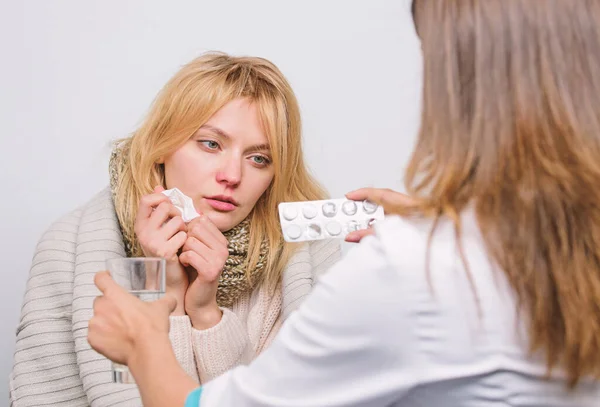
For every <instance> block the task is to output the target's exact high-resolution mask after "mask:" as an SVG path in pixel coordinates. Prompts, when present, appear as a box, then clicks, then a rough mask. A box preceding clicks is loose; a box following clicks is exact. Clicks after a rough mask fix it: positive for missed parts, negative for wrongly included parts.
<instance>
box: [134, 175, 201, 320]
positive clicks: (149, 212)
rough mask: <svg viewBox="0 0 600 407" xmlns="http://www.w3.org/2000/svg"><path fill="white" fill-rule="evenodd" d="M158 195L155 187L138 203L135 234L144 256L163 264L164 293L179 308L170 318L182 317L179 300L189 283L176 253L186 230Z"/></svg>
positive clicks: (165, 199)
mask: <svg viewBox="0 0 600 407" xmlns="http://www.w3.org/2000/svg"><path fill="white" fill-rule="evenodd" d="M162 191H164V188H163V187H161V186H157V187H156V188H154V193H153V194H149V195H145V196H143V197H142V199H141V200H140V206H139V208H138V213H137V217H136V220H135V234H136V236H137V238H138V240H139V242H140V246H141V247H142V251H143V252H144V255H145V256H147V257H164V258H165V259H166V260H167V270H166V271H167V292H169V293H171V294H173V295H174V296H175V297H176V298H177V300H178V304H179V306H178V308H177V310H176V311H175V312H174V313H173V315H185V311H184V308H183V304H184V301H183V300H184V296H185V292H186V290H187V287H188V284H189V282H188V276H187V274H186V272H185V269H184V268H183V266H182V265H181V263H180V262H179V258H178V256H177V253H178V251H179V249H181V247H182V246H183V244H184V243H185V241H186V239H187V237H188V236H187V233H186V231H187V227H186V225H185V223H184V222H183V219H182V218H181V212H179V210H178V209H177V208H176V207H175V206H174V205H173V204H172V203H171V201H170V200H169V198H168V197H167V196H165V195H164V194H162V193H161V192H162Z"/></svg>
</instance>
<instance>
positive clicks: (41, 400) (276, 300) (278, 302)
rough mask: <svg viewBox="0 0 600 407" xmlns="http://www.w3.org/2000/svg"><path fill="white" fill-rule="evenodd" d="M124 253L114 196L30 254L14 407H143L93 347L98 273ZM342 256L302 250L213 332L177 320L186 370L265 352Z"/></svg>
mask: <svg viewBox="0 0 600 407" xmlns="http://www.w3.org/2000/svg"><path fill="white" fill-rule="evenodd" d="M123 256H125V251H124V247H123V240H122V237H121V233H120V230H119V226H118V222H117V218H116V214H115V210H114V207H113V203H112V199H111V196H110V191H109V189H105V190H104V191H102V192H100V193H99V194H98V195H97V196H95V197H94V198H93V199H92V200H91V201H90V202H89V203H88V204H86V205H84V206H83V207H81V208H80V209H78V210H76V211H73V212H72V213H70V214H69V215H67V216H65V217H64V218H62V219H60V220H59V221H57V222H55V223H54V224H53V225H52V226H51V227H50V228H49V229H48V230H47V231H46V232H45V233H44V235H43V236H42V238H41V239H40V241H39V243H38V246H37V249H36V252H35V254H34V257H33V262H32V266H31V271H30V274H29V280H28V282H27V290H26V293H25V298H24V301H23V307H22V310H21V319H20V323H19V326H18V328H17V343H16V349H15V356H14V367H13V371H12V373H11V375H10V403H11V406H13V407H26V406H36V407H41V406H69V407H74V406H77V407H86V406H92V407H100V406H103V407H108V406H140V405H141V401H140V398H139V393H138V391H137V388H136V387H135V386H132V385H118V384H113V383H112V382H111V374H110V369H111V366H110V362H109V361H108V360H107V359H105V358H104V357H102V356H101V355H99V354H98V353H96V352H95V351H94V350H93V349H91V348H90V346H89V344H88V342H87V326H88V321H89V319H90V317H91V316H92V304H93V300H94V298H95V297H96V296H97V295H98V294H99V291H98V290H97V289H96V287H95V286H94V284H93V277H94V274H95V273H96V272H97V271H99V270H102V269H104V268H105V261H106V260H107V259H110V258H115V257H123ZM339 256H340V250H339V244H338V243H336V242H335V241H320V242H315V243H311V244H307V245H304V246H301V247H300V248H299V249H298V251H297V252H296V253H295V254H294V255H293V257H292V258H291V259H290V261H289V263H288V264H287V266H286V267H285V269H284V270H283V279H282V286H281V289H280V290H279V291H278V292H277V293H276V294H275V296H272V295H268V294H267V293H266V292H265V290H264V289H262V288H257V289H256V290H254V292H252V293H251V294H248V295H246V296H244V297H243V298H240V299H239V300H238V301H237V302H236V303H235V304H234V306H233V307H232V309H224V313H223V318H222V320H221V321H220V322H219V324H217V325H216V326H214V327H213V328H210V329H208V330H204V331H198V330H194V329H193V328H192V326H191V324H190V321H189V318H188V317H172V318H171V332H170V336H171V340H172V342H173V347H174V349H175V353H176V355H177V358H178V360H179V361H180V363H181V364H182V366H183V367H184V369H185V370H186V371H187V372H188V374H190V375H191V376H192V377H194V378H195V379H196V380H198V381H199V382H206V381H208V380H210V379H211V378H214V377H215V376H217V375H219V374H221V373H223V372H224V371H226V370H228V369H230V368H232V367H234V366H236V365H238V364H241V363H247V362H248V361H250V360H251V359H252V358H254V357H255V356H256V355H257V354H258V353H260V352H261V351H262V349H264V348H265V347H266V346H268V344H269V342H270V341H271V339H272V337H273V336H274V335H275V334H276V333H277V331H278V329H279V327H280V325H281V323H282V321H283V320H285V318H287V316H288V315H289V314H290V313H291V312H292V311H294V310H295V309H296V308H297V307H298V305H299V304H300V303H301V302H302V300H303V299H304V298H305V297H306V296H307V295H308V293H309V292H310V290H311V288H312V286H313V284H314V281H315V279H316V277H317V276H319V275H320V274H321V273H323V272H324V271H326V270H327V269H328V268H329V266H331V265H332V264H333V263H334V262H335V261H337V259H338V258H339Z"/></svg>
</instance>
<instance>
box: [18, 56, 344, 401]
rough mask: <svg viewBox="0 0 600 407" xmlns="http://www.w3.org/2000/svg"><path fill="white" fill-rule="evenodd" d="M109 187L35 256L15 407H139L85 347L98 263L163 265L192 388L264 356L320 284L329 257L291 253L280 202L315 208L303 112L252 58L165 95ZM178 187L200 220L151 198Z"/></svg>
mask: <svg viewBox="0 0 600 407" xmlns="http://www.w3.org/2000/svg"><path fill="white" fill-rule="evenodd" d="M110 170H111V171H110V173H111V186H110V188H107V189H106V190H104V191H102V192H100V193H99V194H98V195H97V196H95V197H94V198H93V199H92V200H91V201H90V202H89V203H87V204H86V205H84V206H83V207H81V208H79V209H77V210H75V211H74V212H72V213H70V214H69V215H67V216H65V217H64V218H62V219H60V220H59V221H57V222H56V223H54V224H53V225H52V226H51V227H50V228H49V230H48V231H47V232H46V233H45V234H44V235H43V236H42V238H41V240H40V242H39V245H38V247H37V250H36V253H35V255H34V259H33V265H32V268H31V272H30V278H29V282H28V285H27V292H26V294H25V300H24V304H23V309H22V315H21V321H20V324H19V327H18V331H17V344H16V351H15V363H14V368H13V371H12V374H11V378H10V398H11V402H12V404H13V406H14V407H24V406H41V405H53V406H93V407H99V406H132V405H141V401H140V400H139V394H138V392H137V390H136V389H135V386H125V387H123V386H119V385H116V384H112V383H111V376H110V364H109V362H108V361H107V360H106V359H105V358H103V357H102V356H100V355H98V354H97V353H96V352H95V351H93V350H92V349H91V348H90V347H89V345H88V343H87V339H86V337H87V325H88V321H89V318H90V317H91V316H92V305H93V301H94V298H95V297H96V296H97V295H98V291H97V290H96V288H95V287H94V285H93V278H94V274H95V273H96V272H97V271H99V270H102V269H104V268H105V266H104V263H105V261H106V260H107V259H110V258H114V257H123V256H161V257H165V258H166V259H167V269H168V270H167V275H168V279H167V292H169V293H170V294H171V295H173V296H174V297H176V298H177V300H178V304H179V306H178V307H177V309H176V310H175V311H174V312H173V314H172V316H171V329H170V338H171V342H172V344H173V349H174V352H175V354H176V355H177V358H178V360H179V363H180V364H181V365H182V367H183V368H184V369H185V371H186V372H187V374H188V375H190V376H191V377H193V378H194V380H195V381H197V382H198V383H206V382H207V381H209V380H210V379H212V378H213V377H215V376H217V375H219V374H221V373H223V372H225V371H227V370H229V369H231V368H232V367H234V366H237V365H239V364H243V363H247V362H249V361H250V360H252V359H253V358H254V357H255V356H256V355H258V354H259V353H260V352H261V351H262V350H263V349H264V348H265V347H267V346H268V345H269V343H270V341H271V340H272V338H273V337H274V336H275V335H276V334H277V332H278V330H279V327H280V325H281V323H282V321H283V320H285V319H286V318H287V316H288V315H289V314H290V313H291V312H292V311H293V310H294V309H295V308H297V307H298V305H299V304H300V303H301V302H302V301H303V299H304V297H305V296H306V295H307V294H308V292H309V291H310V289H311V287H312V284H313V282H314V280H315V278H316V277H317V276H318V275H319V274H321V273H322V272H323V271H325V270H326V269H327V268H328V267H329V266H330V265H331V264H332V263H333V262H334V261H335V260H336V259H337V258H338V257H339V245H338V244H336V243H333V242H323V243H316V244H308V245H303V246H292V245H290V244H286V243H285V242H284V241H283V238H282V235H281V232H280V227H279V223H278V216H277V210H276V208H277V204H278V203H279V202H282V201H297V200H307V199H308V200H311V199H322V198H323V197H324V196H325V193H324V192H323V190H322V189H321V187H320V186H319V185H318V183H317V182H316V181H315V180H314V179H313V178H312V177H311V176H310V175H309V173H308V171H307V168H306V166H305V163H304V159H303V156H302V146H301V123H300V112H299V108H298V103H297V101H296V98H295V96H294V93H293V92H292V89H291V87H290V85H289V83H288V82H287V81H286V79H285V78H284V77H283V75H282V74H281V72H280V71H279V70H278V69H277V67H275V66H274V65H273V64H272V63H271V62H269V61H267V60H265V59H261V58H243V57H232V56H228V55H225V54H218V53H211V54H206V55H203V56H201V57H199V58H198V59H196V60H194V61H192V62H190V63H189V64H187V65H185V66H184V67H183V68H182V69H181V70H180V71H179V72H178V73H177V74H176V75H175V76H174V77H173V78H172V79H171V80H170V81H169V82H168V83H167V84H166V86H165V87H164V88H163V89H162V90H161V92H160V93H159V95H158V97H157V98H156V100H155V102H154V104H153V106H152V108H151V110H150V112H149V114H148V115H147V117H146V119H145V120H144V122H143V123H142V125H141V127H140V128H139V129H138V130H137V131H136V132H135V133H134V134H133V135H132V136H131V137H130V138H128V139H126V140H123V141H121V142H120V143H118V145H117V146H116V148H115V151H114V153H113V156H112V158H111V165H110ZM174 187H177V188H179V189H180V190H181V191H182V192H183V193H185V194H186V195H188V196H190V197H191V198H192V199H193V201H194V205H195V207H196V209H197V211H198V212H199V213H200V214H201V216H200V217H199V218H196V219H194V220H193V221H192V222H190V223H189V224H187V225H186V224H185V223H184V222H183V221H182V219H181V216H180V213H179V212H178V211H177V209H176V208H175V207H174V206H173V205H172V204H171V203H170V202H169V200H168V199H167V198H166V197H165V196H164V195H163V194H161V193H160V192H161V191H162V190H163V189H165V188H174Z"/></svg>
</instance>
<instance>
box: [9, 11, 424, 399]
mask: <svg viewBox="0 0 600 407" xmlns="http://www.w3.org/2000/svg"><path fill="white" fill-rule="evenodd" d="M408 9H409V6H408V1H407V0H402V1H400V0H369V1H365V0H252V1H243V0H239V1H210V2H208V1H169V2H167V1H159V0H154V1H148V0H146V1H142V0H127V1H124V0H111V1H108V0H105V1H101V2H100V1H79V0H55V1H44V0H38V1H35V0H20V1H9V0H0V152H1V159H0V177H1V178H0V180H1V188H2V190H3V191H4V193H3V194H2V198H1V206H0V209H1V210H0V214H1V215H0V216H1V218H0V221H1V223H0V225H1V230H2V233H1V235H0V236H1V245H0V255H1V260H2V263H1V266H0V273H1V275H0V276H1V278H2V280H1V281H2V283H1V284H0V290H1V291H0V301H1V308H0V309H1V312H2V319H1V322H2V324H1V325H0V349H1V350H2V351H1V353H0V378H1V379H0V383H5V385H1V384H0V405H5V401H6V400H7V397H8V395H7V385H6V383H7V382H8V374H9V372H10V370H11V368H12V356H13V351H14V339H15V337H14V332H15V327H16V325H17V322H18V318H19V311H20V307H21V302H22V296H23V292H24V289H25V283H26V280H27V276H28V272H29V266H30V262H31V257H32V254H33V250H34V248H35V245H36V242H37V240H38V238H39V237H40V235H41V234H42V232H43V231H44V230H45V229H46V228H47V227H48V226H49V225H50V223H51V222H52V221H53V220H55V219H56V218H57V217H58V216H60V215H62V214H64V213H66V212H68V211H70V210H72V209H74V208H75V207H77V206H78V205H80V204H82V203H84V202H85V201H87V200H88V199H89V198H90V197H91V196H92V195H93V194H95V193H96V192H97V191H98V190H100V189H101V188H102V187H103V186H105V185H106V184H107V182H108V175H107V160H108V154H109V147H108V145H109V142H110V141H111V140H113V139H116V138H120V137H123V136H125V135H127V134H129V133H130V132H132V131H133V130H134V129H135V128H136V126H137V125H138V124H139V123H140V120H141V118H142V117H143V115H144V113H145V112H146V109H147V108H148V106H149V105H150V103H151V101H152V99H153V98H154V95H155V94H156V92H157V91H158V90H159V89H160V87H161V86H162V85H163V84H164V83H165V82H166V81H167V80H168V78H169V77H170V76H171V75H173V74H174V73H175V71H176V70H177V69H178V68H179V67H180V66H181V65H182V64H184V63H186V62H188V61H189V60H191V59H192V58H194V57H195V56H197V55H199V54H200V53H201V52H203V51H207V50H219V51H225V52H228V53H232V54H236V55H256V56H262V57H266V58H268V59H270V60H272V61H273V62H274V63H275V64H277V65H278V66H279V68H280V69H281V70H282V71H283V72H284V74H285V75H286V76H287V78H288V79H289V80H290V82H291V83H292V86H293V87H294V89H295V91H296V92H297V96H298V98H299V100H300V104H301V108H302V114H303V119H304V142H305V151H306V155H307V159H308V163H309V165H310V167H311V169H312V170H313V172H314V174H315V175H316V176H317V178H319V179H320V180H321V181H322V182H323V183H324V184H325V186H326V187H327V188H328V189H329V191H330V193H331V195H333V196H335V197H340V196H341V195H343V193H345V192H347V191H348V190H351V189H354V188H358V187H361V186H385V187H392V188H396V189H402V172H403V169H404V167H405V165H406V163H407V159H408V156H409V154H410V151H411V149H412V147H413V143H414V141H415V135H416V131H417V128H418V119H419V117H418V115H419V110H420V95H419V93H420V86H421V68H420V54H419V47H418V42H417V39H416V36H415V34H414V29H413V25H412V20H411V19H410V14H409V11H408ZM6 404H8V402H6Z"/></svg>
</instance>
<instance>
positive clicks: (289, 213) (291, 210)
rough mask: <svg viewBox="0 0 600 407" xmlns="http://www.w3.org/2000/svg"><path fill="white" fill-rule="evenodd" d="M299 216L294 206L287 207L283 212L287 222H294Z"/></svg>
mask: <svg viewBox="0 0 600 407" xmlns="http://www.w3.org/2000/svg"><path fill="white" fill-rule="evenodd" d="M296 216H298V211H297V210H296V208H295V207H294V206H286V207H285V209H284V210H283V217H284V218H285V219H287V220H294V219H296Z"/></svg>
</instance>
